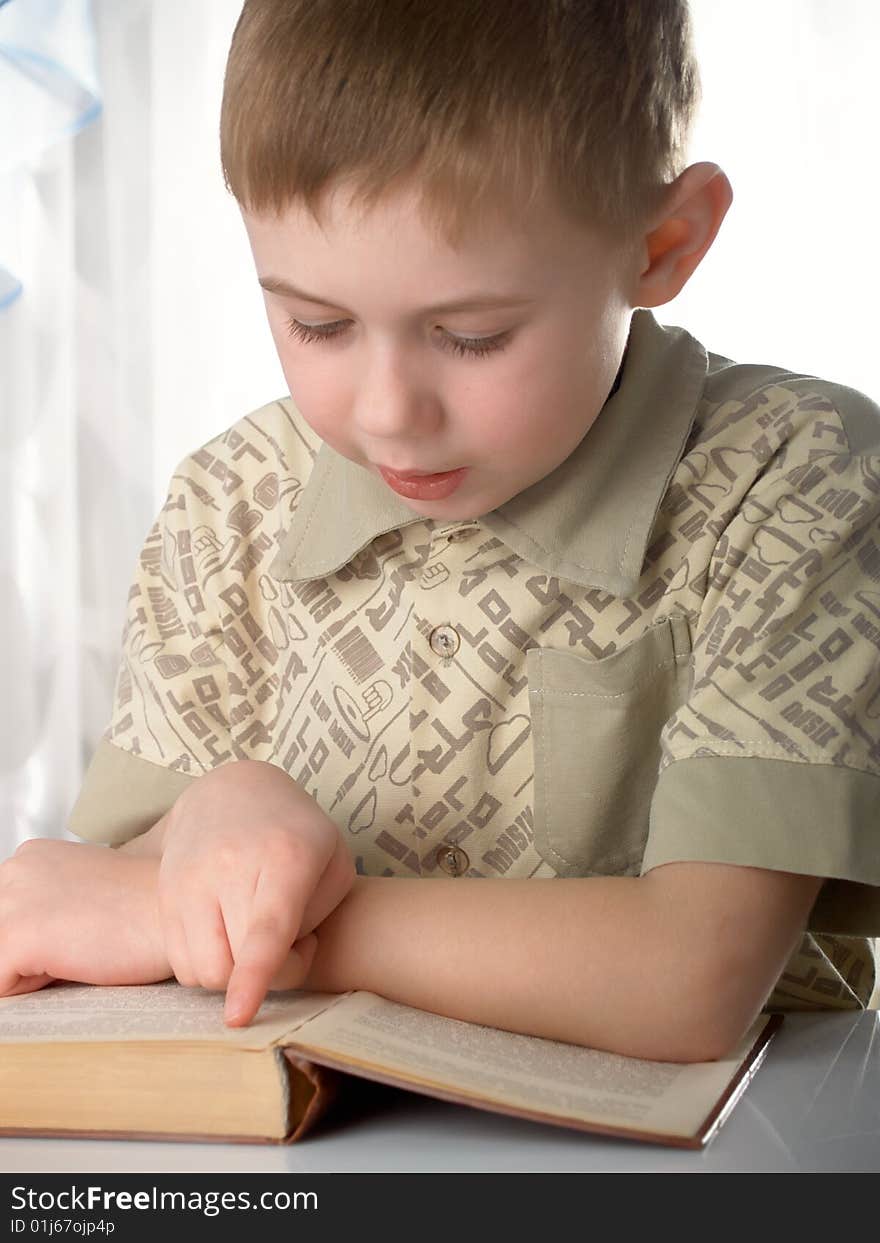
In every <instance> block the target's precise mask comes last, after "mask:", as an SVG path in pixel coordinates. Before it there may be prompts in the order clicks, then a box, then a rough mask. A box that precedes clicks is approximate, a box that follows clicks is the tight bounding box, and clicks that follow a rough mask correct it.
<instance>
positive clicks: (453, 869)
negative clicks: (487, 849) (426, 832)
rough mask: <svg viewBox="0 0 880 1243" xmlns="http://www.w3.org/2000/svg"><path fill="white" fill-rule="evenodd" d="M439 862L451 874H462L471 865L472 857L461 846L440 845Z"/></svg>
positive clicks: (438, 851) (438, 849)
mask: <svg viewBox="0 0 880 1243" xmlns="http://www.w3.org/2000/svg"><path fill="white" fill-rule="evenodd" d="M437 863H438V865H439V866H440V867H441V868H442V869H443V871H444V872H448V874H449V875H450V876H461V874H462V872H466V871H467V870H468V867H469V866H470V859H468V857H467V854H466V853H465V852H464V851H463V850H462V848H461V847H460V846H447V845H445V844H444V845H443V846H438V847H437Z"/></svg>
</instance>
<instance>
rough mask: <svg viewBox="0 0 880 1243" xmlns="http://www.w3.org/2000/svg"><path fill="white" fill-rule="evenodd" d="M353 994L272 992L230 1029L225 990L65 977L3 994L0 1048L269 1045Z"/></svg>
mask: <svg viewBox="0 0 880 1243" xmlns="http://www.w3.org/2000/svg"><path fill="white" fill-rule="evenodd" d="M346 995H347V994H345V993H314V992H304V991H302V990H300V989H287V990H286V991H284V992H281V991H279V992H272V993H267V995H266V997H265V999H264V1000H263V1004H262V1005H261V1006H260V1008H259V1010H258V1011H257V1013H256V1015H255V1016H254V1019H253V1021H252V1022H251V1023H250V1025H249V1026H248V1027H227V1026H226V1024H225V1023H224V1022H223V1007H224V1003H225V1000H226V994H225V993H223V992H210V991H208V990H207V989H202V988H184V987H183V985H181V984H178V982H177V981H176V980H163V981H162V982H161V983H159V984H133V985H119V986H112V985H97V984H75V983H72V982H70V981H68V980H58V981H56V982H55V983H54V984H50V985H48V986H47V987H46V988H42V989H39V990H38V991H37V992H34V993H22V994H21V995H20V996H17V997H0V1045H3V1044H24V1043H28V1042H35V1041H39V1042H54V1041H102V1042H113V1041H119V1040H140V1041H145V1040H163V1041H164V1040H180V1041H183V1040H187V1041H203V1040H210V1041H222V1042H223V1043H224V1044H231V1045H235V1046H237V1047H240V1048H245V1049H265V1048H266V1047H267V1046H268V1045H271V1044H273V1043H274V1042H275V1041H276V1040H277V1039H278V1037H279V1036H282V1035H285V1034H288V1033H290V1032H293V1031H296V1030H297V1028H298V1027H299V1026H300V1024H301V1023H304V1022H305V1021H306V1020H307V1019H309V1018H311V1017H313V1016H314V1015H316V1014H320V1012H321V1011H322V1010H325V1009H326V1008H327V1007H328V1006H332V1005H334V1004H335V1003H336V1002H337V1001H339V1000H340V998H342V997H345V996H346ZM0 1055H2V1054H0Z"/></svg>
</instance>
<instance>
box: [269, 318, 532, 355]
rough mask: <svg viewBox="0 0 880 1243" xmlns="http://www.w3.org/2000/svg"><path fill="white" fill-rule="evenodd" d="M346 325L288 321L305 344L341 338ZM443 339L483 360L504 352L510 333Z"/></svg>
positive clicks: (451, 347)
mask: <svg viewBox="0 0 880 1243" xmlns="http://www.w3.org/2000/svg"><path fill="white" fill-rule="evenodd" d="M345 324H346V320H344V319H340V320H337V321H336V322H335V323H332V324H321V326H320V328H317V327H314V326H311V325H309V324H301V323H300V322H299V320H298V319H293V318H292V317H290V318H288V320H287V335H288V336H290V337H296V338H297V340H299V341H305V342H312V341H329V340H330V338H331V337H338V336H341V335H342V333H344V332H345ZM340 325H342V326H341V327H340ZM328 330H329V331H328ZM443 339H444V341H445V343H446V346H445V348H446V349H449V350H451V351H452V352H453V353H454V354H457V355H459V357H463V356H467V357H469V358H482V357H485V355H486V354H496V353H498V351H500V350H503V349H504V348H505V346H506V345H507V344H508V343H509V341H510V333H509V332H499V333H498V335H497V336H496V337H448V336H444V338H443Z"/></svg>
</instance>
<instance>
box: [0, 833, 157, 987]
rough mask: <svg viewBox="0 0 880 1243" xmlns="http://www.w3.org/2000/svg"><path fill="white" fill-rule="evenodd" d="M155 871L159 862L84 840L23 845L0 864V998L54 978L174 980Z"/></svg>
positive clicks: (106, 981) (36, 840) (38, 841)
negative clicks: (127, 854) (163, 927)
mask: <svg viewBox="0 0 880 1243" xmlns="http://www.w3.org/2000/svg"><path fill="white" fill-rule="evenodd" d="M158 869H159V861H158V859H139V858H130V857H129V856H126V855H120V854H119V852H118V851H115V850H110V849H108V848H107V847H106V846H95V845H92V844H91V843H86V842H66V841H57V840H54V839H50V838H31V839H30V840H29V841H26V842H23V843H22V844H21V845H20V846H19V847H18V849H17V850H16V852H15V854H14V855H11V856H10V857H9V858H8V859H5V860H4V861H3V862H2V863H0V996H2V997H10V996H13V995H15V994H18V993H30V992H35V991H36V990H37V989H39V988H43V987H44V985H46V984H49V983H51V982H52V980H53V979H61V980H78V981H79V982H80V983H83V984H153V983H156V982H157V981H158V980H167V979H169V978H170V977H171V975H172V974H173V973H172V971H171V968H170V966H169V963H168V960H167V958H166V956H165V949H164V944H163V941H162V928H161V924H160V921H159V908H158V903H157V900H156V887H157V874H158Z"/></svg>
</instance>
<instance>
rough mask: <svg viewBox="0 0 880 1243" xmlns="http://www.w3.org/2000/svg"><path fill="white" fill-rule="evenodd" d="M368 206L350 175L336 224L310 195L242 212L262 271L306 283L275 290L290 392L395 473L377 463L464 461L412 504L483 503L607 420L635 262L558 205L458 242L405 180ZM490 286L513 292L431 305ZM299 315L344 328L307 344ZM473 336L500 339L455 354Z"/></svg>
mask: <svg viewBox="0 0 880 1243" xmlns="http://www.w3.org/2000/svg"><path fill="white" fill-rule="evenodd" d="M360 212H361V209H360V208H359V207H357V208H354V209H352V208H350V207H349V206H348V203H347V200H346V199H345V198H343V197H342V196H341V195H340V193H339V191H338V190H337V191H335V192H334V193H333V194H332V195H330V196H329V197H328V200H327V208H326V214H325V216H324V217H323V220H324V227H325V231H322V230H321V228H320V226H319V225H317V224H316V223H315V222H314V221H313V220H312V218H311V216H310V215H309V214H308V213H307V212H306V211H305V209H304V208H300V207H298V206H297V207H295V208H291V209H289V210H288V211H287V212H286V213H285V214H284V215H283V216H282V217H280V218H275V217H268V216H256V215H253V214H250V213H247V212H245V211H243V212H242V215H243V218H244V221H245V226H246V228H247V232H248V237H249V239H250V243H251V249H252V251H253V256H254V261H255V263H256V268H257V274H258V277H259V279H260V281H261V283H264V282H268V281H269V278H273V279H274V280H280V281H283V282H287V283H288V284H289V285H294V286H296V287H297V289H299V290H301V291H304V293H307V294H309V295H311V296H310V297H305V296H298V295H294V294H283V293H278V292H268V291H265V292H264V296H265V300H266V306H267V314H268V318H269V325H270V327H271V330H272V336H273V338H274V340H275V345H276V348H277V351H278V357H279V359H280V362H281V367H282V370H283V372H284V377H285V380H286V381H287V384H288V387H289V391H290V395H291V397H292V398H293V401H294V403H295V405H296V406H297V408H298V410H299V411H300V412H301V414H302V416H303V418H304V419H305V420H306V422H307V423H308V424H309V426H310V427H311V428H312V429H313V430H314V431H315V432H316V433H317V435H318V436H319V437H320V438H321V439H322V440H324V441H326V442H327V443H328V444H329V445H330V446H331V447H332V448H333V449H335V450H336V451H337V453H340V454H342V456H344V457H346V458H349V459H350V460H351V461H353V462H356V463H357V464H358V465H359V466H362V467H363V469H364V470H368V471H370V472H371V473H372V474H374V475H375V476H376V477H377V479H379V480H380V482H381V484H382V486H383V487H386V488H387V487H390V485H389V484H388V482H387V481H386V480H385V479H384V477H383V476H382V475H381V473H380V471H379V467H380V466H387V467H391V468H392V469H396V470H399V471H402V472H415V471H418V472H425V473H433V472H439V471H449V470H455V469H457V468H458V467H462V466H464V467H467V470H466V472H465V474H464V476H463V477H462V480H461V482H460V483H459V484H458V486H457V487H456V489H455V491H453V492H452V494H451V495H449V496H447V497H446V498H445V499H436V498H435V499H418V500H417V499H412V498H404V504H406V505H407V506H408V507H409V508H410V509H411V510H412V511H413V512H414V513H417V514H420V515H422V516H424V517H430V518H434V517H436V518H438V519H444V520H447V519H453V520H454V519H466V518H477V517H480V516H481V515H482V514H485V513H487V512H489V511H490V510H492V509H495V508H497V507H498V506H499V505H502V504H503V503H504V502H505V501H507V500H509V499H510V498H511V497H513V496H515V495H516V494H517V493H518V492H521V491H522V490H523V489H524V488H528V487H529V486H530V485H531V484H533V483H536V482H537V481H538V480H540V479H543V478H544V476H545V475H548V474H549V473H550V472H551V471H552V470H554V469H555V467H557V466H558V465H559V464H560V463H561V462H563V461H564V460H565V459H566V458H567V457H568V456H569V454H571V452H572V451H573V450H574V448H575V447H576V446H577V444H578V443H579V442H580V441H581V439H582V438H583V437H584V435H585V434H586V433H587V432H588V431H589V429H590V427H591V426H592V424H593V422H594V421H595V419H596V417H597V415H598V414H599V412H600V410H601V409H602V406H603V404H604V402H605V400H606V399H607V397H608V394H609V392H610V390H611V388H612V386H613V384H614V380H615V377H616V375H617V372H618V368H619V366H620V363H621V359H622V357H623V352H624V349H625V347H626V341H627V336H628V332H629V325H630V317H631V313H632V306H631V305H630V304H629V302H628V300H627V297H626V290H627V288H628V284H627V278H628V272H627V265H626V263H625V262H624V260H623V258H622V255H621V253H620V251H619V250H618V251H617V252H614V251H612V249H611V248H610V246H609V245H608V244H607V243H606V242H605V241H604V240H602V239H600V238H598V237H595V236H592V235H588V234H586V233H585V232H584V230H583V229H582V228H581V229H578V228H575V227H574V226H572V225H571V224H569V223H568V222H566V221H564V220H562V219H561V218H559V217H558V216H557V215H556V214H555V213H554V214H552V215H551V214H550V213H549V212H548V210H547V209H546V207H544V208H542V209H540V210H539V209H537V208H536V209H535V211H534V212H533V213H532V215H531V217H530V218H529V219H521V220H518V221H517V222H516V228H515V229H514V228H513V227H511V226H510V225H509V224H508V225H507V226H506V227H505V226H504V225H501V224H500V223H498V224H494V225H492V226H489V225H486V226H485V227H483V228H482V229H481V231H480V232H477V231H476V230H473V231H472V232H471V234H469V236H468V238H467V241H466V243H465V244H464V245H463V246H462V248H461V249H458V250H452V249H450V248H449V247H448V246H447V245H446V244H445V243H443V242H442V241H441V240H440V239H439V238H438V237H437V236H435V234H434V233H433V232H431V231H430V229H429V228H428V227H427V226H426V225H425V224H424V223H423V222H422V220H421V218H420V216H419V214H418V211H417V207H416V199H415V196H414V194H411V193H409V192H407V193H403V192H401V193H400V194H398V195H397V196H396V197H395V198H394V199H393V200H389V202H388V203H385V204H380V205H379V206H378V207H377V208H376V209H375V210H374V211H373V212H372V213H370V214H369V215H367V216H361V215H360ZM264 289H265V285H264ZM478 294H479V295H492V296H494V297H496V298H498V299H503V300H506V303H507V304H506V305H501V304H499V305H496V306H494V307H490V306H483V307H474V308H472V309H449V310H442V311H438V310H430V309H428V308H430V307H432V306H433V305H434V304H437V303H447V302H460V301H462V300H464V299H468V298H471V297H473V296H474V295H478ZM291 320H296V321H298V322H299V323H300V324H303V325H306V326H307V330H306V331H308V328H311V329H313V330H314V332H315V333H335V334H336V335H334V336H332V337H330V338H329V339H326V340H315V341H306V340H304V339H302V336H301V335H300V336H299V337H297V336H292V335H291V334H290V321H291ZM294 331H295V332H296V331H297V330H296V329H294ZM299 331H300V333H301V330H299ZM474 338H482V339H483V341H482V342H477V343H476V348H482V349H488V350H490V351H491V352H487V353H485V354H483V355H482V356H481V355H478V354H472V353H463V352H461V351H463V350H466V349H467V348H468V346H469V344H472V342H473V339H474ZM493 338H497V339H498V345H499V346H502V347H503V348H500V349H492V348H491V347H492V346H493V341H492V339H493ZM468 339H471V342H470V343H469V341H468ZM457 343H458V344H457ZM462 343H463V344H462Z"/></svg>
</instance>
